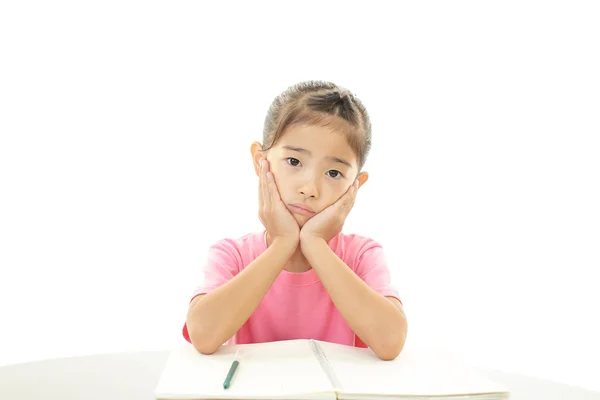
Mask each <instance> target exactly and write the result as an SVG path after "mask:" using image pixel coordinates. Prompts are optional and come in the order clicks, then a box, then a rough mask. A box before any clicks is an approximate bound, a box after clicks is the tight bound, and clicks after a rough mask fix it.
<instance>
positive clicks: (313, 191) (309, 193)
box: [299, 177, 319, 199]
mask: <svg viewBox="0 0 600 400" xmlns="http://www.w3.org/2000/svg"><path fill="white" fill-rule="evenodd" d="M299 191H300V194H302V195H303V196H304V197H305V198H309V197H312V198H314V199H317V198H318V197H319V189H318V185H317V180H316V179H315V178H313V177H307V179H305V180H304V181H303V182H302V184H301V185H300V189H299Z"/></svg>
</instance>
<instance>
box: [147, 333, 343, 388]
mask: <svg viewBox="0 0 600 400" xmlns="http://www.w3.org/2000/svg"><path fill="white" fill-rule="evenodd" d="M237 350H240V353H241V359H240V364H239V366H238V368H237V370H236V373H235V375H234V378H233V380H232V383H231V387H230V388H229V389H227V390H225V389H223V382H224V380H225V377H226V376H227V373H228V371H229V368H230V366H231V363H232V361H233V360H234V358H235V354H236V352H237ZM155 396H156V398H158V399H209V398H210V399H237V398H239V399H242V398H243V399H259V398H260V399H293V398H304V399H306V398H323V399H328V398H335V393H334V392H332V389H331V385H330V383H329V381H328V379H327V375H326V374H324V373H323V371H322V369H321V366H320V364H319V363H318V361H317V360H316V358H315V357H314V355H313V352H312V349H311V347H310V344H309V343H308V342H307V341H301V340H297V341H296V340H292V341H282V342H272V343H258V344H246V345H235V346H222V347H221V348H220V349H219V350H218V351H217V352H215V353H214V354H211V355H203V354H201V353H199V352H198V351H196V349H195V348H194V347H193V346H192V345H191V344H189V343H187V342H185V343H182V344H181V345H180V346H178V347H176V348H175V349H174V351H173V352H172V353H171V354H170V356H169V358H168V360H167V363H166V365H165V368H164V370H163V373H162V375H161V377H160V380H159V383H158V385H157V387H156V390H155Z"/></svg>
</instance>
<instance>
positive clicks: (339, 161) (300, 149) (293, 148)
mask: <svg viewBox="0 0 600 400" xmlns="http://www.w3.org/2000/svg"><path fill="white" fill-rule="evenodd" d="M283 148H284V149H287V150H292V151H297V152H298V153H305V154H308V155H309V156H310V155H312V153H311V152H310V151H309V150H306V149H303V148H302V147H294V146H283ZM325 158H326V159H328V160H331V161H333V162H337V163H340V164H344V165H346V166H348V167H349V168H352V164H350V163H349V162H348V161H346V160H344V159H342V158H339V157H333V156H327V157H325Z"/></svg>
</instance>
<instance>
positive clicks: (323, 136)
mask: <svg viewBox="0 0 600 400" xmlns="http://www.w3.org/2000/svg"><path fill="white" fill-rule="evenodd" d="M346 135H347V133H345V132H343V131H340V130H337V129H335V128H333V127H328V126H321V125H294V126H290V127H288V128H286V129H285V131H284V132H283V134H282V136H281V138H280V139H279V140H278V143H277V144H276V145H275V147H278V148H282V147H284V146H293V147H300V148H303V149H306V150H309V151H310V152H311V153H312V154H313V155H314V156H317V157H319V158H321V157H325V156H336V157H339V158H343V159H346V160H348V161H349V162H350V163H352V164H356V163H357V159H356V155H355V154H354V151H353V150H352V148H351V147H350V145H349V144H348V139H347V137H346Z"/></svg>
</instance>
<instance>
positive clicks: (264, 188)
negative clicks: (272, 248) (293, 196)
mask: <svg viewBox="0 0 600 400" xmlns="http://www.w3.org/2000/svg"><path fill="white" fill-rule="evenodd" d="M258 181H259V188H258V218H259V219H260V222H262V224H263V225H264V227H265V229H266V230H267V232H269V234H270V235H271V238H272V239H273V240H275V239H289V240H292V241H295V243H298V241H299V240H300V238H299V237H300V228H299V227H298V223H297V222H296V220H295V219H294V216H293V215H292V213H291V212H290V211H289V210H288V209H287V208H286V207H285V205H284V204H283V201H281V197H280V195H279V190H278V189H277V184H276V183H275V177H274V176H273V173H272V172H271V171H270V170H269V161H267V160H266V159H262V160H260V172H259V179H258Z"/></svg>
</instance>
